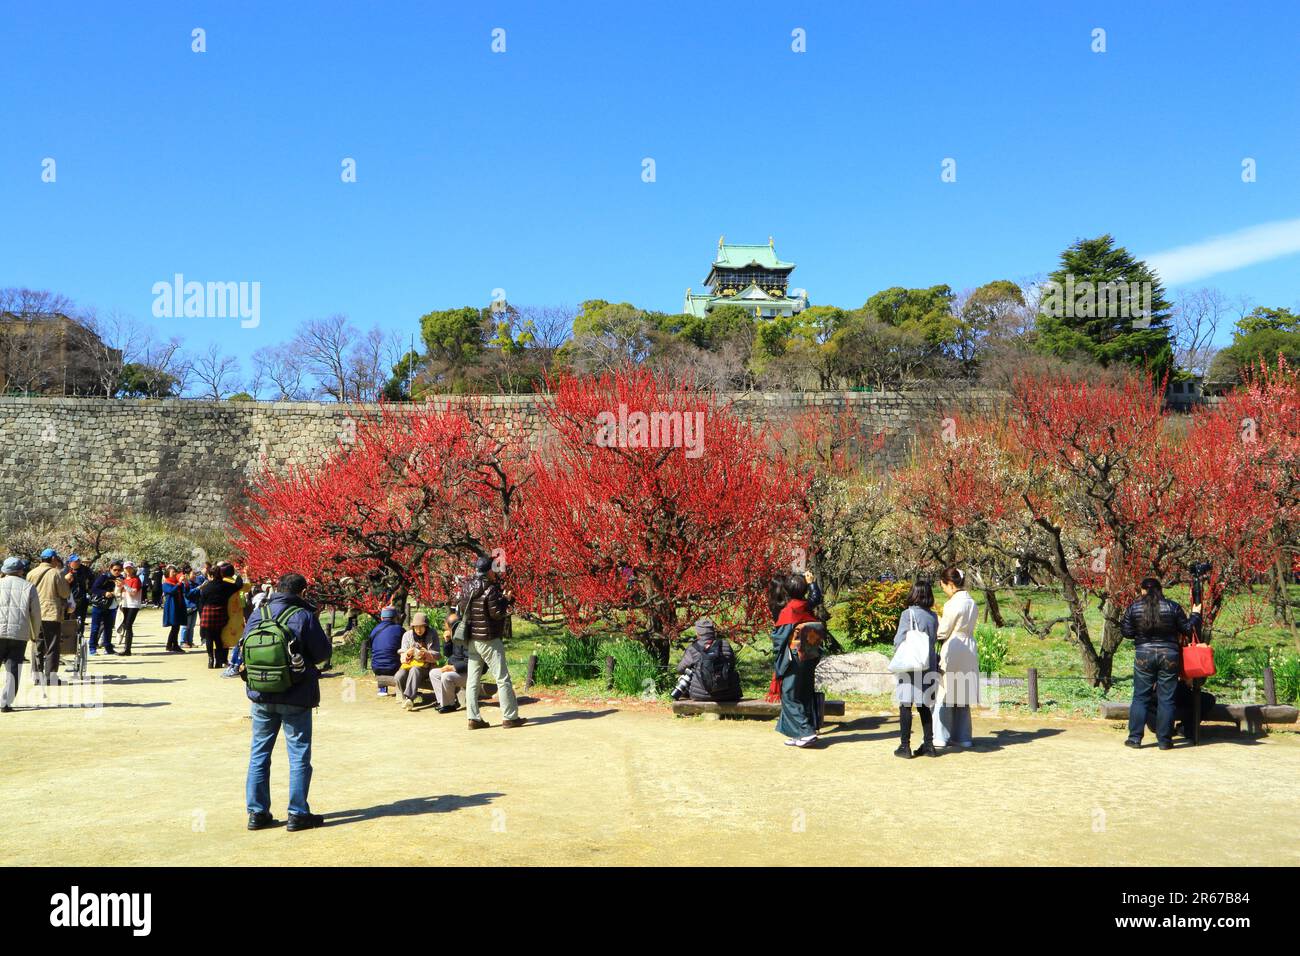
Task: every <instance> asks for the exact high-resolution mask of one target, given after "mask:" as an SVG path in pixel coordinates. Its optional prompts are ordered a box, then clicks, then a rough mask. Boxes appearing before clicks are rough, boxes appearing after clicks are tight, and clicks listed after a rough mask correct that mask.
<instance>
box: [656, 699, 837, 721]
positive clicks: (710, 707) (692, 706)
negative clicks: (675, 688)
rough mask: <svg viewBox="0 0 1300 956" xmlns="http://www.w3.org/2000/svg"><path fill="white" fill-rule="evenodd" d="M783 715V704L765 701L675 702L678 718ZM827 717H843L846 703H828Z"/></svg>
mask: <svg viewBox="0 0 1300 956" xmlns="http://www.w3.org/2000/svg"><path fill="white" fill-rule="evenodd" d="M780 713H781V704H780V702H779V701H778V702H777V703H775V704H769V703H768V702H767V701H765V700H757V699H755V700H736V701H731V702H729V703H725V704H719V703H718V702H717V701H713V700H675V701H673V714H674V715H675V716H677V717H697V716H699V715H700V714H718V715H720V716H722V717H758V718H762V719H769V720H770V719H775V718H776V717H778V716H779V715H780ZM825 715H826V716H827V717H843V716H844V701H842V700H828V701H826V710H825Z"/></svg>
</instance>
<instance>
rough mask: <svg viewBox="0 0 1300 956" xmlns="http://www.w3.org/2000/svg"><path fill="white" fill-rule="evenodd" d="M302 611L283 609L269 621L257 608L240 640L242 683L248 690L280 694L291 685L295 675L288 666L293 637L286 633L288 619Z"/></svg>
mask: <svg viewBox="0 0 1300 956" xmlns="http://www.w3.org/2000/svg"><path fill="white" fill-rule="evenodd" d="M301 610H303V609H302V608H300V607H290V608H285V609H284V610H283V611H281V612H280V615H279V616H278V617H270V618H269V617H265V616H263V615H264V613H265V610H264V609H263V608H259V609H258V621H257V623H256V624H254V625H253V629H252V630H251V631H249V632H248V633H247V634H246V635H244V639H243V641H241V644H242V645H243V649H244V681H245V682H246V683H247V684H248V689H249V690H255V691H257V692H258V693H261V694H283V693H284V692H285V691H287V690H288V689H289V688H290V687H292V686H293V684H294V680H293V674H294V672H293V668H292V666H291V664H290V659H291V658H292V656H293V654H292V652H291V651H290V650H289V642H290V641H291V640H293V634H292V633H291V632H290V631H289V620H290V619H291V618H292V617H293V616H294V615H295V614H297V613H298V612H299V611H301Z"/></svg>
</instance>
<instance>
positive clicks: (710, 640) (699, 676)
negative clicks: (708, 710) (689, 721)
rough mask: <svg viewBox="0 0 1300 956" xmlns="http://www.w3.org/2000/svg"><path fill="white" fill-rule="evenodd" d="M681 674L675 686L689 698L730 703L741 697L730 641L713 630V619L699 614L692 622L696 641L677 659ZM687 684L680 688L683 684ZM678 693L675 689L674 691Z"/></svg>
mask: <svg viewBox="0 0 1300 956" xmlns="http://www.w3.org/2000/svg"><path fill="white" fill-rule="evenodd" d="M677 673H679V674H681V675H682V678H681V680H680V681H678V683H677V687H678V688H680V689H681V690H683V691H684V693H683V694H682V695H681V696H689V697H690V699H691V700H712V701H717V702H718V703H729V702H731V701H736V700H740V671H739V670H737V669H736V652H735V651H734V650H733V649H732V647H731V642H730V641H728V640H727V639H726V638H725V637H721V636H719V635H717V634H716V633H715V632H714V629H713V621H711V620H710V619H709V618H707V617H702V618H700V619H699V620H698V621H696V622H695V643H693V644H692V645H691V646H690V647H688V648H687V649H686V653H685V654H683V655H682V659H681V660H680V661H679V662H678V663H677ZM683 684H685V685H686V686H685V687H684V688H683V687H682V685H683ZM673 696H674V697H678V692H677V691H676V690H674V691H673Z"/></svg>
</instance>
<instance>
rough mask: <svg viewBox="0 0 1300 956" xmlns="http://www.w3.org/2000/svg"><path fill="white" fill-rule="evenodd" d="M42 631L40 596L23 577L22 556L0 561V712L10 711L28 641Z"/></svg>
mask: <svg viewBox="0 0 1300 956" xmlns="http://www.w3.org/2000/svg"><path fill="white" fill-rule="evenodd" d="M40 634H41V599H40V596H39V595H37V593H36V588H34V587H32V586H31V585H30V584H28V583H27V581H26V579H25V578H24V577H23V561H22V558H5V562H4V564H3V565H0V713H4V714H7V713H9V712H10V711H12V710H13V709H14V708H13V703H14V698H15V697H17V696H18V675H19V673H20V672H21V671H22V666H23V652H24V651H25V650H26V649H27V644H28V642H29V641H35V640H36V639H37V638H39V637H40Z"/></svg>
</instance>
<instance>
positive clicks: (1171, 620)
mask: <svg viewBox="0 0 1300 956" xmlns="http://www.w3.org/2000/svg"><path fill="white" fill-rule="evenodd" d="M1145 606H1146V602H1145V601H1144V600H1143V599H1142V598H1138V599H1137V600H1136V601H1134V602H1133V603H1132V604H1130V605H1129V606H1128V610H1127V611H1125V612H1124V617H1123V619H1122V620H1121V621H1120V623H1119V629H1120V633H1121V634H1123V635H1124V636H1125V637H1127V638H1132V640H1133V643H1134V644H1138V645H1142V644H1181V643H1182V638H1184V637H1189V636H1191V633H1192V628H1193V627H1194V626H1198V625H1199V624H1200V622H1201V615H1200V614H1199V613H1197V614H1193V615H1192V616H1191V617H1190V618H1189V617H1188V616H1187V615H1186V614H1185V613H1184V612H1183V608H1182V605H1181V604H1179V603H1177V602H1176V601H1171V600H1169V599H1168V598H1161V599H1160V619H1159V621H1158V622H1157V624H1156V626H1155V627H1154V628H1152V629H1151V630H1149V631H1148V630H1147V629H1146V628H1145V626H1144V625H1143V623H1142V618H1143V613H1142V612H1143V609H1144V608H1145Z"/></svg>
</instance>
